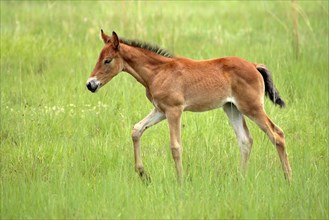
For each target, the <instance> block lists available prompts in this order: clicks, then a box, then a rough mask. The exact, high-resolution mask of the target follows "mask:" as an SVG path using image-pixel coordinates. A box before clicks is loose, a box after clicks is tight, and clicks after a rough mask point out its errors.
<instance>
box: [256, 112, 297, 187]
mask: <svg viewBox="0 0 329 220" xmlns="http://www.w3.org/2000/svg"><path fill="white" fill-rule="evenodd" d="M250 118H251V119H252V120H253V121H255V122H256V123H257V125H258V126H259V127H260V128H261V129H262V130H263V131H264V132H265V133H266V134H267V135H268V137H269V138H270V140H271V141H272V143H273V144H274V145H275V146H276V149H277V151H278V153H279V157H280V160H281V165H282V169H283V172H284V176H285V178H286V179H288V181H291V179H292V175H291V167H290V163H289V160H288V154H287V151H286V144H285V138H284V133H283V131H282V130H281V128H279V127H278V126H277V125H275V124H274V123H273V122H272V121H271V119H270V118H269V117H268V116H267V114H266V113H265V111H264V110H263V109H261V110H259V111H258V113H257V114H253V116H252V117H250Z"/></svg>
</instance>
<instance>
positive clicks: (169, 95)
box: [87, 30, 291, 181]
mask: <svg viewBox="0 0 329 220" xmlns="http://www.w3.org/2000/svg"><path fill="white" fill-rule="evenodd" d="M101 37H102V39H103V41H104V43H105V46H104V47H103V49H102V51H101V53H100V55H99V58H98V61H97V63H96V66H95V69H94V70H93V71H92V73H91V76H90V77H89V79H88V81H87V88H88V89H89V90H90V91H91V92H96V91H98V90H99V89H100V88H101V87H102V86H104V85H105V84H106V83H107V82H109V81H110V80H111V79H112V78H113V77H114V76H116V75H117V74H118V73H119V72H121V71H125V72H127V73H129V74H131V75H132V76H133V77H134V78H135V79H136V80H137V81H138V82H139V83H141V84H142V85H143V86H144V87H145V89H146V96H147V98H148V99H149V100H150V102H151V103H152V104H153V106H154V109H153V110H152V111H151V113H150V114H149V115H147V116H146V117H145V118H144V119H143V120H142V121H140V122H139V123H137V124H136V125H135V126H134V128H133V130H132V139H133V143H134V154H135V170H136V172H138V173H139V175H140V176H141V177H142V178H147V176H146V174H145V171H144V167H143V163H142V159H141V147H140V138H141V136H142V134H143V132H144V131H145V130H146V129H147V128H149V127H151V126H153V125H155V124H157V123H158V122H160V121H162V120H164V119H167V120H168V124H169V130H170V146H171V152H172V156H173V158H174V161H175V165H176V171H177V177H178V180H179V181H181V180H182V173H183V167H182V146H181V116H182V113H183V111H193V112H202V111H208V110H211V109H215V108H220V107H223V109H224V111H225V113H226V114H227V116H228V118H229V120H230V122H231V124H232V126H233V128H234V131H235V134H236V136H237V139H238V143H239V146H240V152H241V165H242V168H243V170H246V168H247V164H248V160H249V156H250V151H251V147H252V142H253V141H252V138H251V136H250V133H249V130H248V127H247V124H246V121H245V118H244V115H245V116H247V117H248V118H250V119H251V120H252V121H254V122H255V123H256V124H257V125H258V126H259V127H260V128H261V129H262V130H263V131H264V132H265V133H266V134H267V135H268V137H269V139H270V140H271V141H272V143H273V144H274V145H275V146H276V149H277V151H278V153H279V157H280V160H281V164H282V168H283V171H284V175H285V177H286V178H287V179H288V180H289V181H290V180H291V168H290V164H289V160H288V155H287V152H286V146H285V138H284V133H283V131H282V130H281V129H280V128H279V127H278V126H277V125H275V124H274V123H273V122H272V121H271V119H270V118H269V117H268V116H267V114H266V113H265V110H264V94H266V95H267V96H268V97H269V98H270V99H271V100H272V101H273V103H274V104H276V105H279V106H280V107H283V106H284V102H283V100H282V99H281V98H280V96H279V93H278V91H277V89H276V88H275V86H274V83H273V80H272V78H271V74H270V72H269V71H268V70H267V68H266V67H265V66H263V65H259V64H254V63H250V62H248V61H246V60H243V59H241V58H238V57H224V58H219V59H212V60H202V61H195V60H191V59H187V58H183V57H176V56H173V55H171V54H170V53H168V52H167V51H165V50H163V49H161V48H158V47H156V46H151V45H149V44H145V43H141V42H138V41H131V40H126V39H119V38H118V36H117V34H116V33H115V32H113V33H112V36H108V35H106V34H105V33H104V32H103V30H102V31H101Z"/></svg>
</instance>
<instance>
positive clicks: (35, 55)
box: [0, 1, 329, 219]
mask: <svg viewBox="0 0 329 220" xmlns="http://www.w3.org/2000/svg"><path fill="white" fill-rule="evenodd" d="M294 12H295V15H297V16H298V27H297V30H298V32H294V30H296V26H295V29H294V16H293V14H294ZM328 15H329V3H328V1H300V2H297V5H296V8H295V9H293V8H292V6H291V2H290V1H264V2H262V1H255V2H253V1H248V2H244V1H243V2H236V1H220V2H216V1H211V2H185V1H182V2H175V1H170V2H166V1H160V2H143V1H127V2H126V1H123V2H119V1H118V2H112V1H100V2H98V1H97V2H94V1H42V2H39V1H31V2H28V1H25V2H21V1H1V46H0V48H1V75H0V77H1V78H0V79H1V80H0V89H1V90H0V91H1V95H0V98H1V105H0V106H1V110H0V119H1V121H0V122H1V130H0V143H1V147H0V155H1V160H0V165H1V166H0V168H1V177H0V181H1V195H0V197H1V210H0V213H1V214H0V216H1V219H66V218H69V219H95V218H109V219H181V218H183V219H255V218H260V219H328V218H329V209H328V207H329V201H328V200H329V186H328V184H329V169H328V168H329V154H328V153H329V151H328V136H329V134H328V125H329V120H328V119H329V117H328V109H329V108H328V107H329V103H328V102H329V98H328V91H329V87H328V81H329V66H328V59H329V53H328V48H329V44H328V36H329V35H328V31H329V18H328ZM101 28H102V29H104V31H105V32H107V33H111V32H112V31H113V30H115V31H116V33H117V34H118V35H119V37H120V36H123V37H125V38H132V39H141V40H143V41H146V42H150V43H153V44H157V45H159V46H161V47H163V48H166V49H168V50H169V51H172V52H173V53H174V54H176V55H179V56H185V57H189V58H193V59H210V58H215V57H223V56H232V55H233V56H240V57H242V58H245V59H247V60H249V61H252V62H257V63H264V64H266V66H267V67H268V68H269V69H270V70H271V71H272V73H273V78H274V82H275V84H276V86H277V88H278V90H279V91H280V94H281V96H282V98H283V99H284V100H285V102H286V104H287V106H286V108H284V109H279V108H278V107H275V106H274V105H273V104H272V103H271V102H270V101H269V100H268V99H266V101H265V109H266V111H267V113H268V114H269V116H270V117H271V118H272V119H273V121H274V122H275V123H276V124H278V125H279V126H280V127H281V128H282V129H283V130H284V132H285V135H286V144H287V150H288V153H289V159H290V162H291V166H292V170H293V182H292V184H290V185H289V184H287V182H286V181H285V180H284V178H283V173H282V170H281V165H280V161H279V157H278V155H277V152H276V149H275V147H274V146H273V145H272V144H271V142H270V141H269V140H268V138H267V136H266V135H265V134H264V133H263V132H262V131H261V130H260V129H259V128H258V127H257V126H256V125H255V124H254V123H252V122H251V121H250V120H248V121H247V123H248V126H249V128H250V132H251V135H252V137H253V139H254V145H253V150H252V153H251V158H250V164H249V172H248V175H247V176H246V177H245V178H244V177H242V176H241V174H240V171H239V166H240V152H239V148H238V144H237V141H236V138H235V134H234V131H233V129H232V127H231V126H230V124H229V121H228V119H227V117H226V115H225V114H224V112H223V111H222V110H221V109H219V110H214V111H210V112H205V113H190V112H186V113H184V115H183V121H182V125H183V129H182V145H183V148H184V153H183V166H184V171H185V173H184V176H185V177H184V183H183V184H182V185H181V186H179V185H178V184H177V182H176V177H175V168H174V162H173V160H172V157H171V152H170V146H169V132H168V126H167V122H166V121H164V122H161V123H160V124H158V125H156V126H154V127H152V128H151V129H149V130H147V131H146V132H145V133H144V135H143V137H142V155H143V162H144V165H145V169H146V170H147V171H148V173H149V174H150V176H151V178H152V182H151V184H149V185H145V184H144V183H143V182H142V181H141V180H140V179H139V177H138V175H137V174H136V173H135V171H134V157H133V145H132V141H131V129H132V127H133V125H134V124H135V123H137V122H138V121H140V120H141V119H142V118H144V116H146V115H147V114H148V113H149V112H150V110H151V109H152V105H151V103H149V102H148V100H147V98H146V96H145V90H144V88H143V87H142V86H141V85H140V84H138V83H137V81H136V80H135V79H133V78H132V77H131V76H130V75H129V74H126V73H121V74H119V75H118V76H117V77H115V78H114V79H113V80H112V81H111V82H110V83H109V84H108V85H106V86H105V87H104V88H102V89H101V90H100V91H99V92H98V93H96V94H92V93H91V92H89V91H88V90H87V89H86V87H85V83H86V80H87V79H88V77H89V75H90V73H91V71H92V69H93V68H94V65H95V63H96V60H97V57H98V55H99V52H100V50H101V48H102V46H103V42H102V41H101V40H100V37H99V34H100V29H101ZM296 45H298V46H296Z"/></svg>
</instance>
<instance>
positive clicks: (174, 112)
mask: <svg viewBox="0 0 329 220" xmlns="http://www.w3.org/2000/svg"><path fill="white" fill-rule="evenodd" d="M181 115H182V109H181V108H180V107H176V108H171V109H168V110H166V117H167V120H168V124H169V130H170V148H171V153H172V156H173V158H174V161H175V165H176V172H177V180H178V182H179V183H181V182H182V179H183V165H182V151H183V150H182V146H181Z"/></svg>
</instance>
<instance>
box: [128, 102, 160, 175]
mask: <svg viewBox="0 0 329 220" xmlns="http://www.w3.org/2000/svg"><path fill="white" fill-rule="evenodd" d="M165 118H166V116H165V115H164V114H163V113H162V112H160V111H159V110H158V109H156V108H155V109H153V110H152V112H151V113H150V114H149V115H147V116H146V117H145V118H144V119H143V120H141V121H140V122H138V123H137V124H135V126H134V128H133V130H132V139H133V143H134V155H135V170H136V172H137V173H138V174H139V176H140V177H141V178H143V179H144V178H145V179H147V177H146V176H145V172H144V166H143V162H142V158H141V147H140V138H141V136H142V134H143V132H144V131H145V129H147V128H149V127H151V126H153V125H155V124H157V123H158V122H160V121H162V120H163V119H165Z"/></svg>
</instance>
